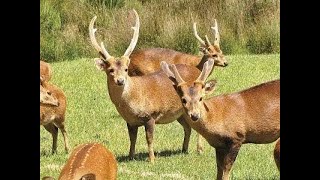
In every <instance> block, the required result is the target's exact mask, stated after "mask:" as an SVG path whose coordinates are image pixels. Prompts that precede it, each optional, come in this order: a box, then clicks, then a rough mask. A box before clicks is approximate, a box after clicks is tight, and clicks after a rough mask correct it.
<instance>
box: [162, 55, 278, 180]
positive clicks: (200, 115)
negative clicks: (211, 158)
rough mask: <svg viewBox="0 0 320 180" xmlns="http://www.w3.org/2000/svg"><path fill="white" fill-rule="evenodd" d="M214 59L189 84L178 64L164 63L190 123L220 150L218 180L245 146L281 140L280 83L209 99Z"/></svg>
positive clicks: (218, 154) (228, 169)
mask: <svg viewBox="0 0 320 180" xmlns="http://www.w3.org/2000/svg"><path fill="white" fill-rule="evenodd" d="M213 64H214V62H213V60H208V61H207V62H206V63H204V66H203V69H202V71H201V74H200V75H199V77H198V78H197V79H196V80H195V81H193V82H188V81H185V80H184V77H182V76H181V73H180V71H179V69H177V68H176V66H175V65H174V64H172V65H168V64H167V63H166V62H162V63H161V68H162V69H163V71H164V72H165V73H166V75H167V76H168V77H169V79H170V80H171V81H172V82H173V84H174V85H173V86H174V87H175V90H176V92H177V94H178V95H179V97H180V99H181V103H182V105H183V108H184V117H185V120H186V121H187V123H188V124H189V125H190V126H191V127H192V128H193V129H195V130H196V131H197V132H198V133H200V134H201V135H202V136H203V137H204V138H205V139H206V140H207V142H208V143H209V144H210V145H211V146H212V147H214V148H215V150H216V164H217V170H218V173H217V179H218V180H227V179H229V173H230V171H231V168H232V165H233V163H234V161H235V160H236V157H237V154H238V152H239V150H240V147H241V146H242V144H246V143H255V144H266V143H272V142H274V141H276V140H277V139H278V138H279V137H280V80H274V81H270V82H266V83H262V84H260V85H257V86H254V87H251V88H248V89H246V90H243V91H240V92H235V93H231V94H223V95H219V96H215V97H212V98H209V99H206V100H205V99H204V95H205V94H208V93H210V92H211V91H213V90H214V87H215V84H216V81H214V80H211V81H208V82H205V81H206V79H207V78H208V76H209V74H210V72H211V70H212V68H213Z"/></svg>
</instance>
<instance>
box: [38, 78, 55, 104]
mask: <svg viewBox="0 0 320 180" xmlns="http://www.w3.org/2000/svg"><path fill="white" fill-rule="evenodd" d="M42 81H43V79H42V77H41V76H40V104H50V105H53V106H59V101H58V99H57V98H56V97H54V96H52V93H51V91H49V90H48V89H46V88H44V87H43V86H42Z"/></svg>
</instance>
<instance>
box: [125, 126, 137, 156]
mask: <svg viewBox="0 0 320 180" xmlns="http://www.w3.org/2000/svg"><path fill="white" fill-rule="evenodd" d="M127 127H128V132H129V138H130V151H129V159H131V160H132V159H133V157H134V154H135V149H136V142H137V134H138V126H131V125H130V124H128V123H127Z"/></svg>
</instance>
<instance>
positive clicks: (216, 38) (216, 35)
mask: <svg viewBox="0 0 320 180" xmlns="http://www.w3.org/2000/svg"><path fill="white" fill-rule="evenodd" d="M211 29H212V30H213V31H214V32H213V33H214V42H213V44H214V45H217V46H218V47H220V34H219V30H218V23H217V20H216V19H214V26H212V27H211Z"/></svg>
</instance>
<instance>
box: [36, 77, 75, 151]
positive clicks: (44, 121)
mask: <svg viewBox="0 0 320 180" xmlns="http://www.w3.org/2000/svg"><path fill="white" fill-rule="evenodd" d="M40 79H41V78H40ZM40 83H41V84H40V89H41V86H42V88H44V89H46V90H48V91H49V92H50V93H51V94H50V96H53V97H54V98H56V99H57V100H58V103H57V105H53V104H52V103H41V93H40V125H43V126H44V128H45V129H46V130H47V131H49V132H50V133H51V135H52V139H53V143H52V153H55V152H56V151H57V138H58V128H59V129H60V130H61V132H62V135H63V140H64V147H65V151H66V152H68V149H69V145H68V137H67V132H66V130H65V125H64V122H65V112H66V96H65V95H64V93H63V91H62V90H61V89H60V88H58V87H57V86H55V85H53V84H50V83H49V82H46V81H41V80H40Z"/></svg>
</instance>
